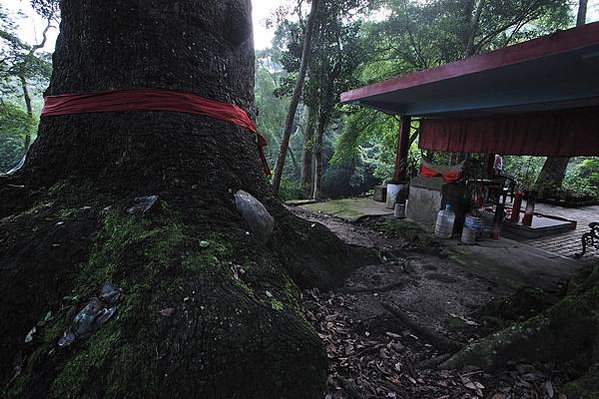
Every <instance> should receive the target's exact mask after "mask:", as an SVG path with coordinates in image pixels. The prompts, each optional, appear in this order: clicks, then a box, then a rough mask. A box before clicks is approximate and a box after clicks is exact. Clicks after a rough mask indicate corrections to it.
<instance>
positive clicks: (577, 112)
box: [419, 108, 599, 157]
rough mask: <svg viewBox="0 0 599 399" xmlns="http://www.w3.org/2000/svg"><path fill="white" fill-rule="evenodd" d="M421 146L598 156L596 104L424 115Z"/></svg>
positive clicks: (523, 153) (547, 154)
mask: <svg viewBox="0 0 599 399" xmlns="http://www.w3.org/2000/svg"><path fill="white" fill-rule="evenodd" d="M419 146H420V148H422V149H426V150H434V151H444V152H470V153H487V154H503V155H537V156H557V157H571V156H599V108H584V109H574V110H566V111H551V112H549V111H547V112H535V113H527V114H505V115H498V116H492V117H484V118H447V119H423V120H422V121H421V133H420V139H419Z"/></svg>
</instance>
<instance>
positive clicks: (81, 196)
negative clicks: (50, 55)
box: [0, 0, 357, 399]
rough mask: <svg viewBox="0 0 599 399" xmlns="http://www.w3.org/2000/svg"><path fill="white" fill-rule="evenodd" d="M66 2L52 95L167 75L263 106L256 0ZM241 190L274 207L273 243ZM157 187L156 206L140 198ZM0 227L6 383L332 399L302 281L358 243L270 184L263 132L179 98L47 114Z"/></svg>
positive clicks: (13, 390) (34, 389)
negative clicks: (110, 300)
mask: <svg viewBox="0 0 599 399" xmlns="http://www.w3.org/2000/svg"><path fill="white" fill-rule="evenodd" d="M61 11H62V22H61V25H62V26H61V30H60V36H59V38H58V41H57V44H56V52H55V54H54V63H53V74H52V79H51V83H50V87H49V88H48V90H47V94H49V95H60V94H67V93H82V94H85V93H97V92H102V91H107V90H119V89H133V88H159V89H167V90H174V91H182V92H188V93H193V94H196V95H200V96H203V97H206V98H209V99H213V100H218V101H222V102H227V103H234V104H236V105H238V106H239V107H241V108H243V109H245V110H246V111H247V112H248V113H249V114H250V115H251V116H252V115H253V114H254V94H253V82H254V49H253V41H252V25H251V23H252V22H251V21H252V20H251V3H250V1H249V0H226V1H223V0H201V1H200V0H179V1H176V2H168V1H167V2H165V1H163V0H144V1H138V0H121V1H117V2H111V3H110V6H107V4H106V2H101V1H97V0H62V1H61ZM239 189H243V190H245V191H248V192H250V193H251V194H253V195H254V196H255V197H256V198H258V200H260V201H261V202H262V203H263V205H264V206H265V207H266V209H267V210H268V212H269V213H270V214H271V215H272V217H273V218H274V220H275V225H274V230H273V233H272V235H271V237H270V239H269V241H268V243H264V242H263V240H261V239H260V237H259V236H258V235H256V234H255V233H254V231H255V229H253V228H252V225H251V224H250V222H246V221H245V220H244V218H242V216H241V214H240V212H239V211H238V210H237V208H236V205H235V202H234V197H233V194H232V193H235V192H236V191H237V190H239ZM148 195H157V196H158V197H159V202H158V204H157V205H156V206H155V207H153V208H152V209H151V210H150V211H149V212H148V213H146V214H145V215H143V216H141V215H131V214H130V213H129V212H127V210H128V209H130V208H131V206H132V204H133V203H134V202H135V201H136V200H135V198H136V197H140V196H148ZM0 224H1V228H0V292H2V296H3V300H2V301H0V315H2V322H1V323H0V353H2V361H1V362H0V392H2V394H1V396H3V397H15V398H16V397H19V398H88V399H91V398H102V397H127V398H193V397H202V398H206V399H216V398H231V399H237V398H249V399H253V398H256V399H258V398H260V399H263V398H264V399H279V398H288V399H304V398H308V399H312V398H314V399H316V398H322V396H323V393H322V391H323V388H324V385H325V380H326V356H325V353H324V350H323V348H322V344H321V342H320V340H319V338H318V336H317V335H316V333H315V332H314V330H313V329H312V328H311V327H310V325H309V324H308V323H307V321H306V320H305V318H304V316H303V314H302V313H301V304H300V302H299V300H298V298H299V297H300V292H299V290H298V289H297V285H299V286H304V287H313V286H321V287H323V288H325V287H327V286H328V287H330V286H332V285H339V284H342V281H343V278H344V277H345V276H346V275H347V274H348V273H350V272H351V271H352V269H353V268H354V267H355V266H356V264H357V262H356V259H357V256H356V252H355V251H354V250H353V249H351V248H348V247H346V246H345V245H344V244H343V243H342V242H341V241H339V240H338V239H337V238H336V237H335V236H334V235H333V234H332V233H331V232H330V231H328V230H327V229H326V228H324V227H323V226H320V225H315V226H313V228H312V227H311V224H310V223H308V222H306V221H303V220H299V219H297V218H295V217H294V216H293V215H291V214H290V213H289V212H288V211H287V210H286V209H285V208H284V207H283V206H282V205H281V204H280V202H278V201H277V200H276V199H275V198H274V197H273V195H272V193H271V191H270V188H269V185H268V182H267V180H266V178H265V176H264V173H263V170H262V167H261V165H260V161H259V156H258V150H257V148H256V142H255V136H254V135H253V134H251V133H250V132H249V131H247V130H245V129H243V128H241V127H238V126H237V125H234V124H231V123H228V122H224V121H220V120H216V119H211V118H208V117H204V116H199V115H192V114H186V113H180V112H145V111H139V112H112V113H85V114H78V115H67V116H57V117H42V118H41V121H40V127H39V131H38V140H36V141H35V142H34V143H33V144H32V146H31V149H30V151H29V156H28V157H27V161H26V163H25V165H24V168H23V169H22V170H21V171H19V172H18V173H17V174H16V175H14V176H9V177H0ZM106 282H111V283H112V284H113V285H115V286H116V287H120V288H122V289H123V291H124V297H123V298H122V299H121V300H120V301H119V302H118V304H117V311H116V314H115V315H114V316H113V317H112V318H111V319H110V320H109V321H108V322H107V323H105V324H103V325H101V327H100V328H99V329H98V330H97V331H93V334H91V336H89V337H87V338H83V337H79V339H77V341H76V343H74V344H73V345H71V346H69V347H67V348H60V347H58V346H57V345H56V342H57V340H58V338H59V337H60V336H61V335H62V334H63V333H64V332H65V331H67V329H69V328H70V326H71V325H72V323H74V321H73V320H74V317H75V315H76V314H77V312H79V311H80V310H81V309H82V308H83V307H84V306H85V305H86V303H87V302H88V300H89V299H90V298H92V297H94V296H97V295H98V291H99V290H100V288H101V287H102V286H103V285H104V284H105V283H106ZM296 284H297V285H296ZM73 297H75V298H80V299H73V300H70V299H69V298H73ZM46 315H50V316H46ZM40 320H44V322H43V323H39V322H40ZM86 320H87V319H86ZM36 325H37V327H36V330H35V331H36V332H35V334H33V340H32V341H31V342H29V343H25V336H27V334H28V332H30V331H31V330H32V327H33V326H36ZM13 359H14V360H15V363H13ZM15 364H16V365H17V366H18V367H19V368H20V370H21V371H20V372H18V373H15V368H14V367H15V366H14V365H15ZM5 389H6V390H5ZM5 393H6V395H5Z"/></svg>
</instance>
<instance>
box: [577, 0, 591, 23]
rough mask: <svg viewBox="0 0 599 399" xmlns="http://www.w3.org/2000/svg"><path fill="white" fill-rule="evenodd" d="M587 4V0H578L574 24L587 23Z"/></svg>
mask: <svg viewBox="0 0 599 399" xmlns="http://www.w3.org/2000/svg"><path fill="white" fill-rule="evenodd" d="M587 6H588V0H579V3H578V15H577V17H576V26H581V25H584V24H586V23H587Z"/></svg>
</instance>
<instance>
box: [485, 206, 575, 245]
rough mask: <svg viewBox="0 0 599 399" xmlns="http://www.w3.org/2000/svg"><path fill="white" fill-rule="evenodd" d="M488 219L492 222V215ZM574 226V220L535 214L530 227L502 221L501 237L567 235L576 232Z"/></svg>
mask: <svg viewBox="0 0 599 399" xmlns="http://www.w3.org/2000/svg"><path fill="white" fill-rule="evenodd" d="M523 218H524V212H522V213H521V216H520V220H522V219H523ZM490 219H491V221H492V220H493V215H491V217H490ZM491 223H492V222H491ZM576 226H577V222H576V220H569V219H566V218H562V217H559V216H552V215H544V214H539V213H537V214H535V217H534V218H533V219H532V226H530V227H529V226H524V225H523V224H522V223H521V222H520V223H512V222H510V221H504V222H503V226H502V235H503V236H505V237H507V238H511V239H513V240H520V239H534V238H541V237H548V236H552V235H556V234H561V233H567V232H569V231H572V230H576Z"/></svg>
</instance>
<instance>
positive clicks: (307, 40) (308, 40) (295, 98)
mask: <svg viewBox="0 0 599 399" xmlns="http://www.w3.org/2000/svg"><path fill="white" fill-rule="evenodd" d="M318 1H319V0H312V7H311V9H310V17H309V18H308V25H307V26H306V34H305V37H304V47H303V49H302V59H301V61H300V70H299V72H298V76H297V82H296V83H295V89H294V91H293V95H292V97H291V103H290V104H289V111H288V112H287V119H286V120H285V129H284V130H283V138H282V139H281V148H280V150H279V157H278V158H277V165H276V167H275V174H274V176H273V179H272V187H273V191H274V193H275V195H277V194H278V193H279V187H280V185H281V178H282V177H283V170H284V169H285V158H286V157H287V149H288V148H289V140H290V138H291V132H292V130H293V121H294V120H295V113H296V111H297V106H298V105H299V102H300V98H301V96H302V91H303V89H304V81H305V79H306V71H307V70H308V65H309V64H310V56H311V49H312V36H313V34H314V29H315V26H316V21H317V19H316V14H317V11H318Z"/></svg>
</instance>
